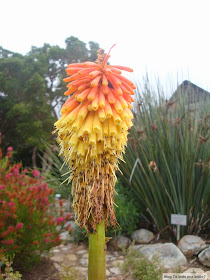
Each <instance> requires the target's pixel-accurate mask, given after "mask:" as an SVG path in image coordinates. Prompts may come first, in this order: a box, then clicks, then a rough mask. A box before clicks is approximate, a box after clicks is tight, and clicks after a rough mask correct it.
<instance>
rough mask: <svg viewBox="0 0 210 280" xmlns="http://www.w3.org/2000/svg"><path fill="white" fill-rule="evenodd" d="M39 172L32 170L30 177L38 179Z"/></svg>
mask: <svg viewBox="0 0 210 280" xmlns="http://www.w3.org/2000/svg"><path fill="white" fill-rule="evenodd" d="M39 174H40V171H39V170H32V175H33V176H34V177H36V178H38V177H39Z"/></svg>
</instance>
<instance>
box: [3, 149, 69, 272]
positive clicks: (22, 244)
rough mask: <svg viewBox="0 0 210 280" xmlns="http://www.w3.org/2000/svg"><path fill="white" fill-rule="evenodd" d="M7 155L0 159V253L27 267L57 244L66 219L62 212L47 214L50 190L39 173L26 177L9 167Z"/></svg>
mask: <svg viewBox="0 0 210 280" xmlns="http://www.w3.org/2000/svg"><path fill="white" fill-rule="evenodd" d="M11 152H12V149H11V148H10V149H8V151H7V153H9V155H7V156H6V157H5V158H2V156H1V158H0V252H1V253H3V254H4V255H5V256H8V257H11V258H13V257H14V255H15V259H14V262H16V263H18V264H21V265H22V264H25V265H26V266H27V265H29V264H30V263H32V262H33V261H35V260H36V259H37V258H39V257H40V254H41V252H43V251H46V250H49V249H50V248H52V247H53V246H56V245H58V244H59V243H60V238H59V233H60V232H61V230H62V229H63V226H64V223H65V222H66V220H67V219H68V220H69V219H70V216H69V215H68V216H65V215H64V214H63V211H61V212H60V214H61V215H60V217H59V216H57V217H53V216H51V215H49V206H50V200H51V199H53V196H52V194H53V189H50V188H48V186H47V184H46V183H45V182H44V181H43V177H40V172H39V171H37V170H33V171H32V172H31V173H32V176H29V175H27V174H28V170H26V169H24V170H22V169H21V167H22V166H21V164H20V163H19V164H15V165H13V166H10V164H9V158H10V157H11ZM1 154H2V153H1ZM58 225H59V228H60V231H59V232H58V231H57V230H56V227H57V226H58ZM57 228H58V227H57Z"/></svg>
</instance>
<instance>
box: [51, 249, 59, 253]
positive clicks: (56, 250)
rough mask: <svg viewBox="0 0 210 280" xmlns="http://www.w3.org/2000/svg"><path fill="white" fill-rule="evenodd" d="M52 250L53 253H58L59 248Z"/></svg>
mask: <svg viewBox="0 0 210 280" xmlns="http://www.w3.org/2000/svg"><path fill="white" fill-rule="evenodd" d="M52 252H53V253H60V250H59V249H53V250H52Z"/></svg>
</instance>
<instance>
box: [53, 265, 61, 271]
mask: <svg viewBox="0 0 210 280" xmlns="http://www.w3.org/2000/svg"><path fill="white" fill-rule="evenodd" d="M53 265H54V267H55V268H56V269H57V270H58V271H62V267H61V266H60V265H59V264H57V263H54V264H53Z"/></svg>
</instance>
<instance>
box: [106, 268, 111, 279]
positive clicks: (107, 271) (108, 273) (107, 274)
mask: <svg viewBox="0 0 210 280" xmlns="http://www.w3.org/2000/svg"><path fill="white" fill-rule="evenodd" d="M110 275H111V273H110V271H109V270H108V269H106V276H107V277H109V276H110Z"/></svg>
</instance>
